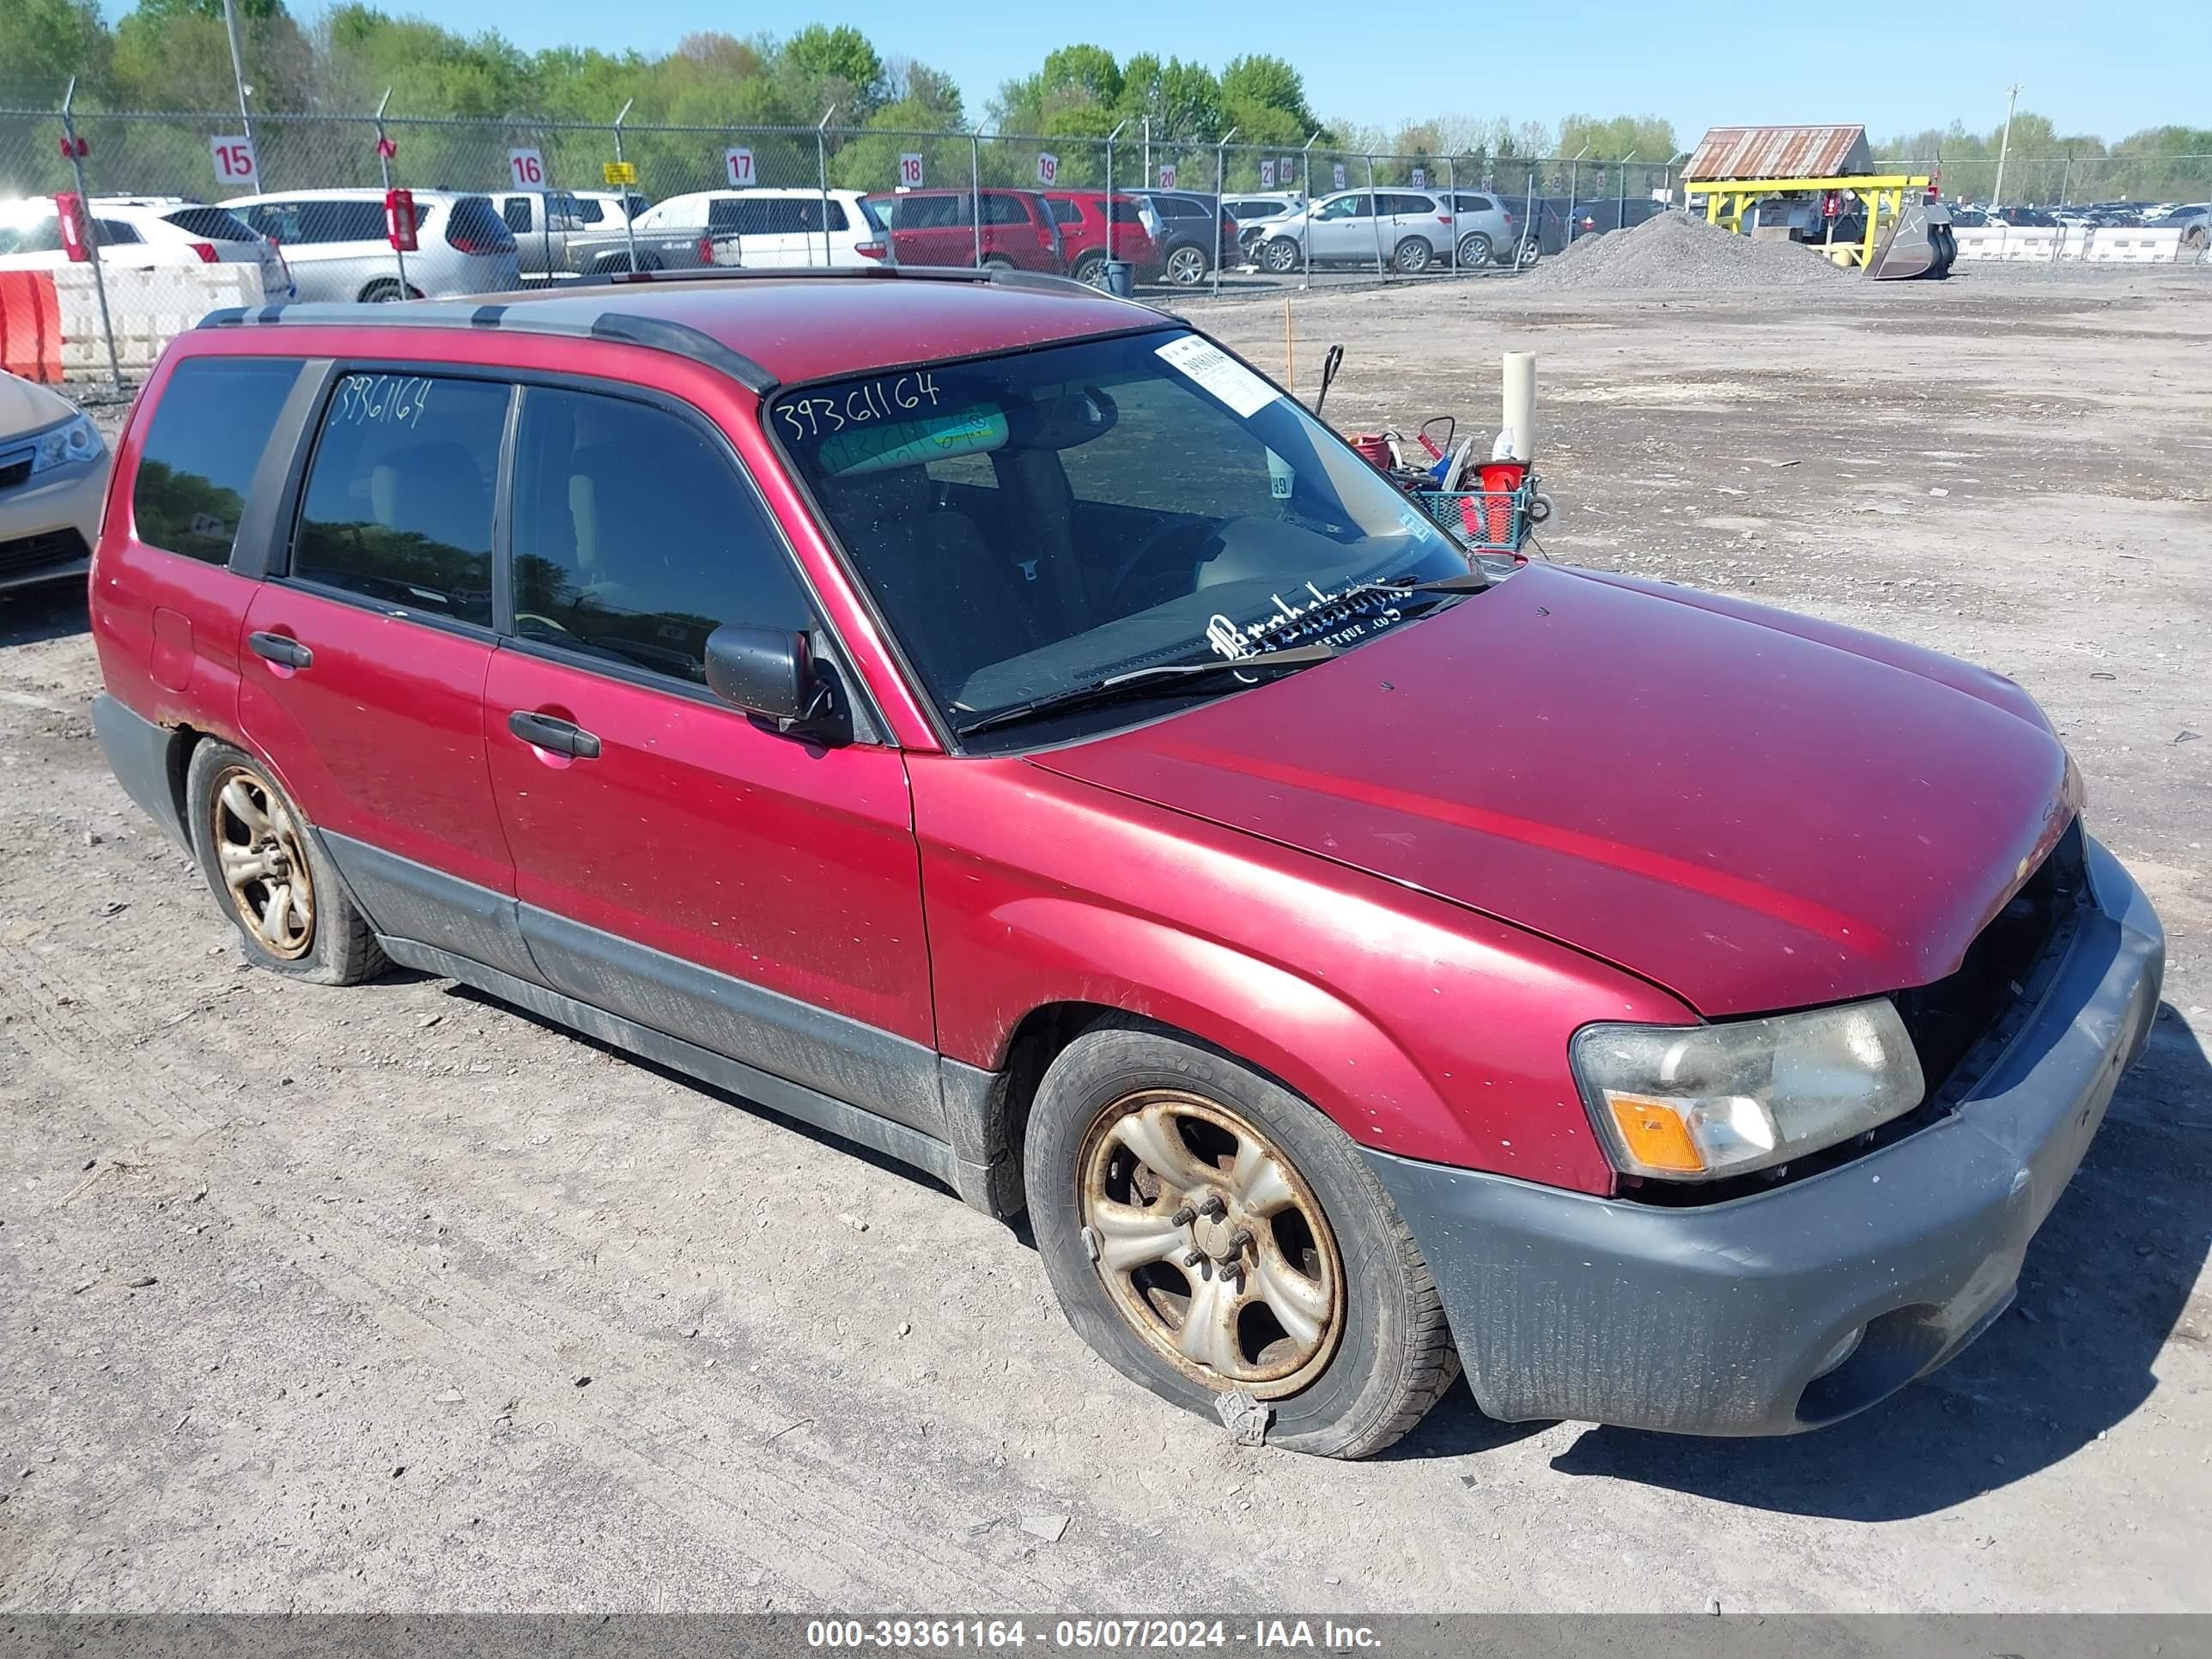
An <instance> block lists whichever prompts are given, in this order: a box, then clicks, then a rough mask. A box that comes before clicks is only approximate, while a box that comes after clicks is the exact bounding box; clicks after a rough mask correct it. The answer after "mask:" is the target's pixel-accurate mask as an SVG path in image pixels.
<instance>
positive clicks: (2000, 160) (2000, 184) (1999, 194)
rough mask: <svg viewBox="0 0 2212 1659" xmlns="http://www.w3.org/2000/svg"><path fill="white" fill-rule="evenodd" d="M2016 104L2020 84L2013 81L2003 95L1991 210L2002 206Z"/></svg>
mask: <svg viewBox="0 0 2212 1659" xmlns="http://www.w3.org/2000/svg"><path fill="white" fill-rule="evenodd" d="M2018 102H2020V82H2017V81H2015V82H2013V83H2012V85H2011V86H2010V87H2009V88H2007V90H2006V93H2005V124H2004V137H2002V139H2000V140H1999V141H1998V143H1997V182H1996V188H1995V189H1993V190H1991V191H1990V206H1991V207H1993V208H1996V207H2002V206H2003V205H2004V170H2005V154H2006V152H2007V151H2008V150H2009V149H2012V111H2013V106H2014V105H2015V104H2017V103H2018Z"/></svg>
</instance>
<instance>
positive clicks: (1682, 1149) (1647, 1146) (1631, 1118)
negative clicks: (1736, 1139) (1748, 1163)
mask: <svg viewBox="0 0 2212 1659" xmlns="http://www.w3.org/2000/svg"><path fill="white" fill-rule="evenodd" d="M1605 1103H1606V1105H1607V1108H1608V1109H1610V1110H1611V1111H1612V1113H1613V1123H1614V1125H1615V1126H1616V1127H1618V1128H1619V1129H1620V1140H1621V1146H1622V1149H1623V1150H1624V1151H1625V1152H1627V1153H1628V1155H1629V1156H1630V1157H1631V1158H1634V1159H1635V1160H1636V1161H1637V1162H1638V1164H1642V1165H1643V1166H1644V1168H1645V1169H1647V1170H1663V1171H1665V1172H1666V1173H1668V1174H1670V1175H1674V1174H1680V1175H1699V1174H1701V1173H1703V1171H1704V1170H1705V1155H1704V1154H1703V1153H1701V1152H1699V1151H1698V1144H1697V1142H1696V1141H1694V1140H1692V1139H1691V1138H1690V1126H1689V1125H1688V1124H1686V1123H1685V1122H1683V1121H1682V1120H1681V1119H1680V1117H1679V1116H1677V1115H1675V1113H1674V1109H1673V1108H1672V1107H1670V1106H1669V1105H1668V1104H1667V1103H1665V1102H1664V1101H1658V1100H1653V1099H1652V1098H1650V1097H1649V1096H1648V1095H1625V1094H1618V1093H1616V1092H1614V1091H1613V1090H1611V1089H1608V1090H1607V1091H1605Z"/></svg>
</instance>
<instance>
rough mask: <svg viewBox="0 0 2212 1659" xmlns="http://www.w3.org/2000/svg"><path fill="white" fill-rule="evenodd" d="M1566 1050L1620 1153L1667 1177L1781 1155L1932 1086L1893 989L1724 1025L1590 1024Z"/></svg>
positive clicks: (1621, 1160) (1847, 1133)
mask: <svg viewBox="0 0 2212 1659" xmlns="http://www.w3.org/2000/svg"><path fill="white" fill-rule="evenodd" d="M1571 1054H1572V1058H1573V1061H1574V1070H1575V1076H1576V1078H1577V1080H1578V1081H1579V1082H1580V1083H1581V1085H1582V1089H1583V1097H1584V1098H1585V1099H1586V1100H1587V1101H1588V1102H1589V1109H1590V1115H1591V1116H1592V1117H1593V1118H1594V1119H1595V1120H1596V1122H1597V1127H1598V1133H1600V1134H1601V1136H1603V1137H1604V1138H1605V1139H1606V1141H1607V1144H1608V1145H1609V1146H1610V1147H1611V1149H1612V1152H1613V1162H1614V1163H1615V1164H1617V1165H1619V1167H1620V1169H1621V1170H1623V1171H1624V1172H1625V1173H1626V1174H1629V1175H1638V1176H1656V1177H1657V1178H1659V1179H1661V1180H1664V1181H1712V1180H1716V1179H1717V1178H1719V1177H1720V1176H1733V1175H1741V1174H1743V1173H1745V1172H1746V1171H1747V1170H1764V1169H1767V1168H1770V1167H1771V1166H1772V1165H1774V1164H1785V1163H1787V1162H1789V1160H1790V1159H1791V1158H1799V1157H1802V1156H1803V1155H1804V1154H1805V1153H1807V1152H1819V1151H1820V1149H1821V1148H1822V1147H1824V1146H1834V1145H1836V1144H1837V1143H1838V1141H1844V1140H1849V1139H1850V1138H1851V1137H1852V1136H1854V1135H1857V1134H1863V1133H1865V1132H1866V1131H1868V1130H1869V1129H1871V1128H1873V1127H1875V1126H1876V1125H1878V1124H1882V1123H1887V1122H1888V1121H1889V1120H1890V1119H1892V1118H1893V1117H1898V1116H1901V1115H1903V1114H1905V1113H1906V1112H1909V1111H1911V1109H1913V1108H1914V1107H1916V1106H1917V1105H1918V1104H1919V1103H1920V1102H1921V1098H1922V1097H1923V1095H1924V1094H1925V1092H1926V1090H1927V1085H1926V1083H1925V1081H1924V1080H1923V1079H1922V1077H1921V1075H1920V1058H1919V1056H1918V1055H1917V1054H1915V1053H1914V1052H1913V1049H1912V1040H1911V1038H1910V1037H1909V1036H1906V1035H1905V1022H1904V1021H1903V1020H1902V1019H1900V1018H1898V1013H1897V1009H1896V1007H1895V1006H1894V1005H1893V1004H1892V1003H1891V1002H1890V1001H1889V1000H1887V999H1886V998H1877V999H1875V1000H1873V1001H1869V1002H1853V1003H1847V1004H1845V1005H1844V1006H1841V1007H1836V1008H1815V1009H1814V1010H1813V1011H1811V1012H1808V1013H1802V1014H1778V1015H1776V1016H1774V1017H1773V1018H1769V1019H1747V1020H1742V1021H1740V1022H1737V1023H1735V1024H1729V1025H1585V1026H1584V1027H1583V1029H1582V1030H1580V1031H1577V1033H1576V1034H1575V1040H1574V1043H1573V1047H1572V1049H1571Z"/></svg>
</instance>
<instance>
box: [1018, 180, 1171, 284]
mask: <svg viewBox="0 0 2212 1659" xmlns="http://www.w3.org/2000/svg"><path fill="white" fill-rule="evenodd" d="M1038 193H1039V194H1040V195H1042V197H1044V199H1045V202H1046V204H1047V205H1048V206H1049V207H1050V209H1051V210H1052V216H1053V219H1054V222H1055V223H1057V224H1058V225H1059V226H1060V257H1061V258H1063V259H1065V260H1066V262H1067V274H1068V275H1069V276H1073V277H1074V278H1075V280H1076V281H1077V282H1079V283H1083V284H1085V286H1086V287H1090V288H1097V287H1099V286H1101V285H1102V284H1103V283H1104V282H1105V280H1106V260H1107V258H1108V249H1107V235H1106V192H1105V191H1103V190H1048V191H1040V192H1038ZM1112 240H1113V248H1112V257H1113V258H1116V259H1126V260H1127V261H1128V262H1129V264H1132V265H1133V266H1134V267H1136V270H1135V275H1136V277H1137V280H1138V281H1139V282H1145V283H1149V282H1156V281H1158V278H1159V277H1160V276H1161V274H1162V270H1163V262H1162V260H1161V258H1160V250H1159V245H1158V243H1156V242H1155V241H1153V240H1152V231H1151V229H1150V228H1149V227H1148V226H1147V225H1146V222H1145V216H1144V213H1143V212H1142V210H1140V209H1139V206H1138V204H1137V198H1136V197H1133V196H1124V195H1122V194H1121V192H1120V191H1115V195H1114V235H1113V239H1112Z"/></svg>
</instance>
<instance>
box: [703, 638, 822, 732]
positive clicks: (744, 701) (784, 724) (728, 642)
mask: <svg viewBox="0 0 2212 1659" xmlns="http://www.w3.org/2000/svg"><path fill="white" fill-rule="evenodd" d="M707 687H708V690H711V691H712V692H713V693H714V695H715V696H718V697H720V699H721V700H722V701H723V702H726V703H729V704H731V705H732V707H734V708H742V709H744V711H745V713H747V714H757V715H758V716H759V717H760V718H761V719H763V720H774V721H775V729H776V730H777V731H779V732H789V731H791V730H793V728H794V727H797V726H803V725H805V724H806V723H807V722H808V721H810V720H815V719H817V717H819V716H820V715H821V714H823V713H825V712H826V711H827V710H828V708H829V686H828V685H826V684H823V682H821V681H820V680H817V678H815V677H814V653H813V652H812V651H811V650H810V649H809V648H808V646H807V643H806V635H804V634H795V633H786V632H784V631H783V630H782V629H776V628H740V627H739V626H738V625H737V624H736V623H723V624H722V626H721V627H720V628H718V629H715V630H714V632H713V633H711V634H709V635H707Z"/></svg>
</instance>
